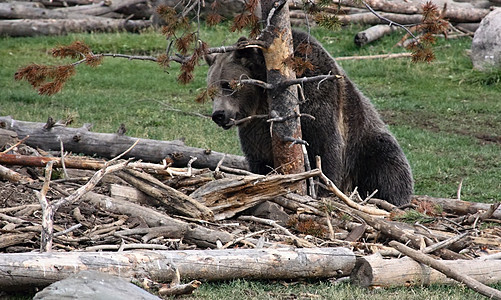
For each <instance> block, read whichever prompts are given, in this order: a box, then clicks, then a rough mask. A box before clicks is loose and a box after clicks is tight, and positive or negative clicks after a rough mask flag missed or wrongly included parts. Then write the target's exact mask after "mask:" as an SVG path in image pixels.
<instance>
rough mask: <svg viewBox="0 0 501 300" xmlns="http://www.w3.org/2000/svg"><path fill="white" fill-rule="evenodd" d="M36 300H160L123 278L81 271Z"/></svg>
mask: <svg viewBox="0 0 501 300" xmlns="http://www.w3.org/2000/svg"><path fill="white" fill-rule="evenodd" d="M33 299H34V300H42V299H43V300H64V299H79V300H87V299H88V300H113V299H116V300H120V299H142V300H160V298H158V297H157V296H154V295H152V294H150V293H148V292H146V291H145V290H143V289H141V288H139V287H138V286H136V285H134V284H132V283H130V282H128V281H126V280H125V279H123V278H119V277H116V276H112V275H109V274H106V273H101V272H97V271H81V272H80V273H77V274H75V275H72V276H70V277H68V278H66V279H63V280H60V281H57V282H54V283H53V284H51V285H49V286H48V287H46V288H45V289H43V290H42V291H40V292H38V293H37V294H36V295H35V297H34V298H33Z"/></svg>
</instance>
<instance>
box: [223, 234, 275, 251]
mask: <svg viewBox="0 0 501 300" xmlns="http://www.w3.org/2000/svg"><path fill="white" fill-rule="evenodd" d="M271 230H272V229H263V230H259V231H256V232H251V233H249V234H246V235H244V236H241V237H239V238H237V239H235V240H233V241H229V242H228V243H226V244H224V245H223V246H222V247H221V249H226V248H228V247H230V246H232V245H234V244H236V243H238V242H240V241H243V240H245V239H248V238H250V237H253V236H256V235H259V234H263V233H266V232H269V231H271Z"/></svg>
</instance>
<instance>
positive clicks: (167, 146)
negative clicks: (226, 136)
mask: <svg viewBox="0 0 501 300" xmlns="http://www.w3.org/2000/svg"><path fill="white" fill-rule="evenodd" d="M0 128H3V129H7V130H11V131H14V132H16V133H17V135H18V136H19V138H25V137H27V136H29V138H28V139H27V140H26V144H27V145H29V146H31V147H38V148H40V149H44V150H47V151H48V150H56V151H57V150H60V149H61V143H62V144H63V146H64V149H65V150H66V151H71V152H73V153H82V154H88V155H97V156H100V157H103V158H112V157H115V156H117V155H118V154H120V153H122V152H124V151H125V150H126V149H127V148H129V147H130V146H131V145H133V144H134V143H135V142H136V141H137V140H139V142H138V144H137V145H136V146H135V147H134V148H133V149H132V150H131V151H130V152H129V153H127V154H126V155H125V156H124V157H125V158H128V157H134V158H136V159H142V160H144V161H151V162H161V161H162V160H164V159H167V160H168V162H171V163H172V165H173V166H186V165H187V164H188V162H189V161H190V159H191V157H196V158H197V159H196V161H194V162H193V164H192V166H193V167H195V168H211V169H215V168H216V166H217V164H218V163H219V162H220V161H221V160H223V158H224V160H223V166H227V167H232V168H240V169H246V165H247V164H246V162H245V159H244V158H243V157H242V156H237V155H230V154H224V153H219V152H216V151H212V150H208V149H200V148H194V147H188V146H185V145H184V144H183V143H182V142H181V141H156V140H150V139H137V138H132V137H129V136H126V135H123V134H116V133H115V134H111V133H96V132H91V131H89V129H88V126H84V127H81V128H70V127H66V126H65V125H64V124H60V123H55V122H50V121H48V122H47V123H36V122H25V121H18V120H14V119H12V118H11V117H0Z"/></svg>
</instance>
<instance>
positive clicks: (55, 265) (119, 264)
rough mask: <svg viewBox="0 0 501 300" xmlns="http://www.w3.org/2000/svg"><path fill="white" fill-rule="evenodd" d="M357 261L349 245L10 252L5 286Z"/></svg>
mask: <svg viewBox="0 0 501 300" xmlns="http://www.w3.org/2000/svg"><path fill="white" fill-rule="evenodd" d="M354 265H355V255H354V254H353V252H352V251H350V250H349V249H347V248H342V247H340V248H314V249H227V250H186V251H180V250H177V251H175V250H171V251H127V252H76V251H74V252H53V253H50V254H49V253H11V254H9V253H4V254H2V255H0V269H1V270H2V272H1V273H0V289H1V290H23V289H26V288H30V289H33V288H35V287H43V286H46V285H48V284H50V283H52V282H55V281H58V280H61V279H64V278H66V277H68V276H69V275H71V274H74V273H76V272H78V271H79V270H94V271H100V272H105V273H108V274H111V275H116V276H119V277H123V278H128V279H132V278H136V277H139V278H140V277H148V278H150V279H152V280H154V281H157V282H170V281H171V280H172V279H173V278H175V276H176V275H175V274H176V271H175V269H177V270H178V272H179V274H180V276H181V279H188V278H198V279H200V280H202V279H203V280H210V281H214V280H231V279H236V278H248V279H249V278H255V279H299V278H331V277H342V276H346V275H348V274H349V273H350V271H351V270H352V269H353V267H354Z"/></svg>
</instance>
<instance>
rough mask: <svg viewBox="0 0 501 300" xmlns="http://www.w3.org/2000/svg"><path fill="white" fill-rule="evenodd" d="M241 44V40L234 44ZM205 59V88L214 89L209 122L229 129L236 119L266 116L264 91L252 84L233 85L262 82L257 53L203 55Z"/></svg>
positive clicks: (262, 68) (260, 58) (248, 50)
mask: <svg viewBox="0 0 501 300" xmlns="http://www.w3.org/2000/svg"><path fill="white" fill-rule="evenodd" d="M245 41H246V40H245V39H244V38H241V39H239V41H238V42H239V43H243V42H245ZM205 60H206V61H207V63H208V64H209V66H210V67H209V71H208V73H207V85H208V87H209V88H214V89H215V90H216V92H215V96H213V98H212V100H213V107H212V120H213V121H214V122H216V124H218V125H219V126H221V127H222V128H224V129H229V128H231V127H232V126H233V122H234V121H236V120H239V119H242V118H244V117H247V116H252V115H256V114H263V113H266V111H267V109H268V105H267V103H266V93H265V91H264V90H263V89H262V88H260V87H258V86H256V85H251V84H242V85H238V84H237V83H238V81H239V80H240V79H258V80H261V81H266V67H265V63H264V57H263V54H262V52H261V50H259V49H257V48H244V49H240V50H236V51H231V52H226V53H220V54H211V55H207V56H206V57H205ZM235 85H238V87H237V86H235ZM232 86H233V88H232ZM243 126H245V123H244V125H243Z"/></svg>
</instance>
